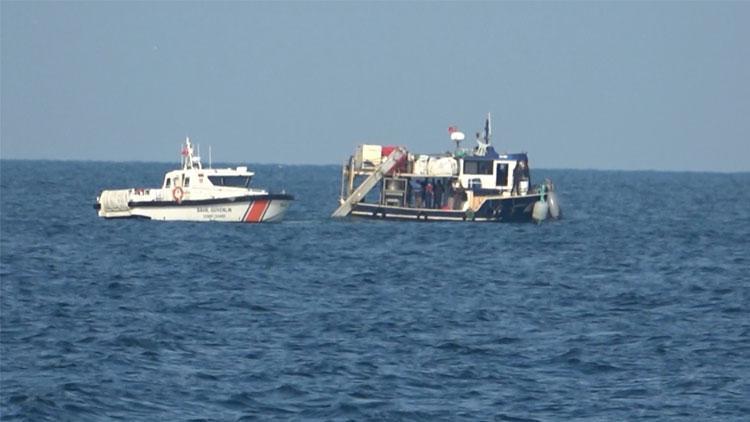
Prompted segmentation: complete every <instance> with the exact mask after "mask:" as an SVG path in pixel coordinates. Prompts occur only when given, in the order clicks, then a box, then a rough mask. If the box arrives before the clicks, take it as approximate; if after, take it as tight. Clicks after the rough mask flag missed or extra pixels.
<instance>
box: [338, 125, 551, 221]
mask: <svg viewBox="0 0 750 422" xmlns="http://www.w3.org/2000/svg"><path fill="white" fill-rule="evenodd" d="M449 133H450V137H451V140H453V141H454V142H456V149H455V151H454V152H449V153H445V154H415V153H411V152H409V151H407V150H406V149H405V148H403V147H396V146H379V145H360V146H359V147H358V148H357V151H356V153H355V154H354V155H352V156H351V157H350V158H349V160H348V162H347V163H346V164H344V165H343V167H342V181H341V196H340V198H339V208H338V209H337V210H336V211H335V212H334V213H333V215H332V217H346V216H354V217H367V218H384V219H400V220H422V221H494V222H531V221H537V222H540V221H542V220H544V219H546V218H547V217H552V218H559V217H560V208H559V205H558V201H557V196H556V194H555V190H554V189H555V188H554V185H553V184H552V182H551V181H550V180H545V181H544V182H543V183H540V184H538V185H534V186H532V185H531V177H530V171H529V167H528V156H527V154H526V153H515V154H498V153H497V152H496V151H495V149H494V148H493V147H492V145H491V144H490V137H491V123H490V116H489V114H488V115H487V120H486V122H485V128H484V136H483V137H481V138H480V136H479V134H477V146H476V147H475V148H473V149H471V150H469V149H464V148H461V147H460V142H461V141H463V140H464V138H465V136H464V134H463V133H461V132H460V131H458V129H457V128H455V127H451V128H449Z"/></svg>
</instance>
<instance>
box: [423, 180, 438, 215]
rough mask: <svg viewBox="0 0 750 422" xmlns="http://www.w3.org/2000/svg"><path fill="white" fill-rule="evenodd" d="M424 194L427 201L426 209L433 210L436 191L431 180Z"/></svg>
mask: <svg viewBox="0 0 750 422" xmlns="http://www.w3.org/2000/svg"><path fill="white" fill-rule="evenodd" d="M424 193H425V201H426V203H425V204H424V207H425V208H432V206H433V204H434V202H435V190H434V187H433V185H432V182H430V181H429V180H428V181H427V184H426V185H425V187H424Z"/></svg>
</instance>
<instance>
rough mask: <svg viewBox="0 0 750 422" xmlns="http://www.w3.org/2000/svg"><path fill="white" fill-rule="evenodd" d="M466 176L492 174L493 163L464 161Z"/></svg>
mask: <svg viewBox="0 0 750 422" xmlns="http://www.w3.org/2000/svg"><path fill="white" fill-rule="evenodd" d="M464 174H492V161H476V160H465V161H464Z"/></svg>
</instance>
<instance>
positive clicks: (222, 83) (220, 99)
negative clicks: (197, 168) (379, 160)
mask: <svg viewBox="0 0 750 422" xmlns="http://www.w3.org/2000/svg"><path fill="white" fill-rule="evenodd" d="M0 15H1V16H0V17H1V19H2V29H1V35H2V61H1V62H0V63H1V64H2V69H1V73H0V80H1V82H2V86H1V91H0V97H1V100H2V104H1V106H2V108H1V109H0V128H1V129H0V130H1V133H0V155H1V156H2V158H23V159H36V158H42V159H56V158H60V159H82V160H114V161H129V160H138V161H176V160H177V159H178V153H179V148H178V146H179V144H180V143H181V142H182V139H183V138H184V137H185V136H190V137H191V138H192V139H193V140H194V142H195V143H198V144H200V145H201V147H202V149H203V152H204V154H203V155H204V156H205V155H206V153H205V152H206V150H207V147H208V145H211V146H212V150H213V158H214V161H215V162H218V161H224V162H233V163H234V162H237V163H288V164H337V163H340V162H342V161H343V160H344V159H345V158H346V157H347V156H348V155H349V154H350V153H352V152H353V151H354V149H355V147H356V145H357V144H359V143H364V142H368V143H382V144H400V145H405V146H407V147H409V148H410V149H411V150H413V151H416V152H441V151H445V150H448V149H450V148H451V143H450V141H449V139H448V132H447V128H448V126H450V125H457V126H459V128H461V129H462V130H464V131H465V132H467V133H469V134H472V133H474V132H475V131H477V130H479V129H480V128H481V127H482V125H483V121H484V116H485V114H486V113H487V112H488V111H489V112H492V115H493V123H494V127H493V129H494V135H495V136H494V139H493V143H494V144H495V146H496V149H498V150H501V151H508V152H515V151H528V152H529V154H530V158H531V160H530V161H531V164H532V165H533V166H535V167H543V168H584V169H588V168H593V169H625V170H643V169H655V170H690V171H692V170H696V171H706V170H707V171H748V170H750V77H749V75H750V42H748V40H750V2H737V3H732V2H705V3H703V2H653V3H652V2H622V3H620V2H551V3H548V2H476V3H472V2H356V3H354V2H283V3H278V2H275V3H266V2H226V3H208V2H23V3H22V2H7V1H3V2H2V3H1V6H0ZM469 138H473V136H469Z"/></svg>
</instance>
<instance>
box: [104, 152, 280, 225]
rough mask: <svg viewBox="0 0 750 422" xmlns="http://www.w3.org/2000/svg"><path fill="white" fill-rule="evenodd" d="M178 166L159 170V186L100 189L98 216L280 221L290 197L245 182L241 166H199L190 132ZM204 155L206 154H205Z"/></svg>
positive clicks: (247, 178) (249, 177)
mask: <svg viewBox="0 0 750 422" xmlns="http://www.w3.org/2000/svg"><path fill="white" fill-rule="evenodd" d="M180 155H181V159H180V160H181V165H182V168H180V169H177V170H172V171H169V172H167V173H166V174H165V175H164V181H163V183H162V185H161V187H159V188H151V189H148V188H133V189H117V190H104V191H102V193H101V194H100V195H99V197H97V198H96V204H94V208H95V209H96V210H97V211H98V214H99V216H100V217H104V218H146V219H151V220H178V221H226V222H241V223H261V222H276V221H281V220H282V219H283V217H284V214H285V213H286V211H287V209H288V208H289V205H290V204H291V202H292V201H293V200H294V197H293V196H292V195H288V194H286V193H283V192H282V193H278V194H274V193H269V192H268V191H266V190H264V189H258V188H253V187H250V181H251V180H252V178H253V176H254V175H255V173H253V172H251V171H248V169H247V167H246V166H240V167H236V168H221V169H218V168H217V169H215V168H210V167H211V166H210V164H209V168H203V165H202V164H201V158H200V156H199V155H196V154H195V153H194V150H193V145H192V143H191V142H190V138H187V139H186V140H185V144H184V146H183V147H182V150H181V154H180ZM209 161H210V160H209Z"/></svg>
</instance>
